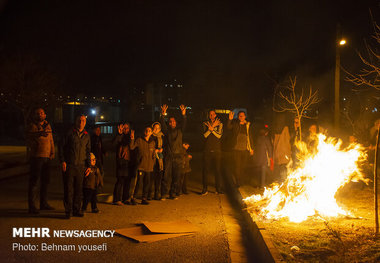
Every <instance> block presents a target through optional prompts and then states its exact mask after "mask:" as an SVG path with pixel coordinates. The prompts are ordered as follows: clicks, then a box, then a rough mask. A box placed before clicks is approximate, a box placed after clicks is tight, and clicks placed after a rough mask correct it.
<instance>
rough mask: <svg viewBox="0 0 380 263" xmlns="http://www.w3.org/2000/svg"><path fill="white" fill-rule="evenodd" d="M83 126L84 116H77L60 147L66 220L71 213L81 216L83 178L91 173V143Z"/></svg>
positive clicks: (84, 123) (84, 124)
mask: <svg viewBox="0 0 380 263" xmlns="http://www.w3.org/2000/svg"><path fill="white" fill-rule="evenodd" d="M85 126H86V116H84V115H80V116H78V117H77V118H76V120H75V126H74V127H73V128H72V129H71V130H70V131H69V132H68V133H67V135H66V136H65V137H64V138H63V141H62V144H61V147H60V160H61V164H62V171H63V183H64V201H63V203H64V206H65V212H66V218H68V219H69V218H70V217H71V213H72V215H73V216H78V217H82V216H83V212H81V202H82V191H83V190H82V189H83V187H82V186H83V178H84V175H85V174H88V173H89V172H90V171H91V168H90V167H91V161H90V160H91V158H90V152H91V151H90V150H91V143H90V136H89V135H88V133H87V131H86V130H85V129H84V127H85Z"/></svg>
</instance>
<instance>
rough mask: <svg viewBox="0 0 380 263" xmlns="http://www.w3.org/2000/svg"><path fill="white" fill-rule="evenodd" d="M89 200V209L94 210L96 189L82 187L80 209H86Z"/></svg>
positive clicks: (96, 200) (96, 201) (95, 206)
mask: <svg viewBox="0 0 380 263" xmlns="http://www.w3.org/2000/svg"><path fill="white" fill-rule="evenodd" d="M90 202H91V209H92V210H95V209H96V208H97V205H96V204H97V203H98V199H97V198H96V189H90V188H83V206H82V210H83V211H85V210H86V209H87V205H88V203H90Z"/></svg>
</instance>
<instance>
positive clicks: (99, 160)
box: [91, 126, 106, 176]
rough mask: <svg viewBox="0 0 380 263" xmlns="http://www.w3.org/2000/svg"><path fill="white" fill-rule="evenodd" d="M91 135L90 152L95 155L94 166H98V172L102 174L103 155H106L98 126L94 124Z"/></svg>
mask: <svg viewBox="0 0 380 263" xmlns="http://www.w3.org/2000/svg"><path fill="white" fill-rule="evenodd" d="M93 132H94V133H93V134H92V136H91V152H92V153H93V154H94V155H95V158H96V166H97V167H98V168H99V171H100V174H101V175H102V176H104V170H103V157H104V156H105V155H106V150H105V149H104V145H103V141H102V136H101V131H100V126H95V128H94V130H93Z"/></svg>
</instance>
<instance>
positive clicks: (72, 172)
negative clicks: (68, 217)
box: [63, 165, 86, 213]
mask: <svg viewBox="0 0 380 263" xmlns="http://www.w3.org/2000/svg"><path fill="white" fill-rule="evenodd" d="M85 171H86V167H85V166H84V165H78V166H76V165H75V166H74V165H67V170H66V172H65V173H63V185H64V200H63V204H64V206H65V212H66V213H70V212H74V213H78V212H79V211H80V208H81V203H82V193H83V178H84V172H85Z"/></svg>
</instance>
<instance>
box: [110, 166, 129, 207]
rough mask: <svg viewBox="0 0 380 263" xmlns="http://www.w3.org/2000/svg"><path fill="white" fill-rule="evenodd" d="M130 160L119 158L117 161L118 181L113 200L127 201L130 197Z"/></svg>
mask: <svg viewBox="0 0 380 263" xmlns="http://www.w3.org/2000/svg"><path fill="white" fill-rule="evenodd" d="M129 169H130V167H129V161H128V160H117V163H116V183H115V187H114V190H113V201H114V202H118V201H125V200H128V198H129V184H130V178H129V175H130V174H131V173H130V172H129Z"/></svg>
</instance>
